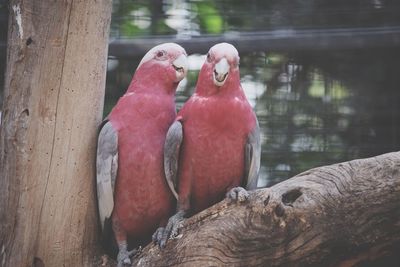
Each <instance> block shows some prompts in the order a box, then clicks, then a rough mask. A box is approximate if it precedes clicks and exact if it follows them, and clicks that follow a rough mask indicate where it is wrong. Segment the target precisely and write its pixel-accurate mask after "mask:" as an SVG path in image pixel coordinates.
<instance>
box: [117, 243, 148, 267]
mask: <svg viewBox="0 0 400 267" xmlns="http://www.w3.org/2000/svg"><path fill="white" fill-rule="evenodd" d="M141 250H142V247H139V248H138V249H132V250H131V251H128V250H127V249H126V247H123V248H120V250H119V252H118V255H117V261H118V265H117V267H124V266H131V264H132V262H131V257H132V256H134V255H136V254H137V253H139V252H140V251H141Z"/></svg>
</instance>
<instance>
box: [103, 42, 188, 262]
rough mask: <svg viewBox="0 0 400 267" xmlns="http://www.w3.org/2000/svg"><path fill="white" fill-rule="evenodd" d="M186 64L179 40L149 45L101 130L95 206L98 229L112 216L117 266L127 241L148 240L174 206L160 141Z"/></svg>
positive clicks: (123, 257)
mask: <svg viewBox="0 0 400 267" xmlns="http://www.w3.org/2000/svg"><path fill="white" fill-rule="evenodd" d="M187 68H188V62H187V55H186V52H185V50H184V49H183V48H182V47H181V46H179V45H177V44H174V43H165V44H161V45H158V46H156V47H154V48H152V49H151V50H150V51H149V52H147V54H146V55H145V56H144V57H143V59H142V61H141V62H140V64H139V66H138V67H137V69H136V72H135V74H134V76H133V78H132V81H131V83H130V85H129V87H128V90H127V92H126V93H125V95H123V96H122V97H121V98H120V99H119V101H118V103H117V104H116V106H115V107H114V108H113V109H112V111H111V113H110V114H109V116H108V117H107V119H106V120H105V122H104V123H103V126H102V128H101V130H100V134H99V138H98V148H97V197H98V208H99V215H100V221H101V226H102V230H103V231H104V230H105V229H104V228H105V227H106V226H107V224H108V225H109V224H110V222H111V226H112V230H113V232H114V236H115V239H116V242H117V245H118V249H119V252H118V256H117V260H118V266H123V265H124V264H129V263H130V256H131V255H132V254H133V253H134V252H133V251H131V252H129V251H128V242H129V245H130V247H131V246H132V245H135V246H136V245H139V244H140V242H142V241H144V240H147V241H150V240H151V234H152V233H153V232H154V231H155V230H156V229H157V228H158V227H159V226H160V225H163V224H166V223H167V221H168V218H169V217H170V216H171V215H172V214H173V212H174V207H175V204H174V202H175V200H174V197H173V195H172V193H171V191H170V189H169V188H168V185H167V182H166V180H165V176H164V169H163V147H164V142H165V137H166V134H167V130H168V128H169V127H170V125H171V124H172V123H173V121H174V119H175V117H176V109H175V91H176V88H177V85H178V83H179V82H180V81H181V80H182V79H183V78H184V77H185V76H186V73H187ZM110 219H111V221H110ZM148 239H149V240H148Z"/></svg>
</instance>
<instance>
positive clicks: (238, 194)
mask: <svg viewBox="0 0 400 267" xmlns="http://www.w3.org/2000/svg"><path fill="white" fill-rule="evenodd" d="M226 198H227V199H229V200H231V201H236V202H239V203H242V202H245V201H247V200H248V199H249V192H247V191H246V189H244V188H243V187H240V186H239V187H234V188H232V189H231V190H229V191H228V192H227V193H226Z"/></svg>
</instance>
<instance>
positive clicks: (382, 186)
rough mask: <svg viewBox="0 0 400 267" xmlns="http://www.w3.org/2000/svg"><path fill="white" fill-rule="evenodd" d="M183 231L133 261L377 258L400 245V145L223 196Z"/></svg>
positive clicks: (349, 262) (260, 262) (291, 262)
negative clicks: (238, 198)
mask: <svg viewBox="0 0 400 267" xmlns="http://www.w3.org/2000/svg"><path fill="white" fill-rule="evenodd" d="M181 233H182V234H181V235H179V236H178V238H176V239H173V240H169V242H168V244H167V246H166V248H165V249H164V250H162V251H160V250H159V249H158V248H157V247H156V246H154V245H149V246H147V247H146V248H145V249H144V250H143V252H142V253H141V254H140V255H139V256H138V257H137V258H136V259H135V261H134V264H133V266H136V264H137V265H138V266H342V267H345V266H356V265H357V264H359V263H360V262H363V261H368V260H373V259H376V258H379V257H382V256H384V255H385V254H387V253H390V252H393V248H397V249H398V248H399V247H398V245H399V242H400V152H396V153H390V154H385V155H381V156H378V157H374V158H369V159H362V160H354V161H349V162H344V163H340V164H336V165H331V166H324V167H320V168H316V169H312V170H310V171H307V172H304V173H302V174H299V175H297V176H295V177H293V178H292V179H289V180H286V181H284V182H282V183H279V184H277V185H275V186H272V187H271V188H267V189H261V190H257V191H254V192H252V193H251V195H250V199H249V201H248V202H247V203H244V204H232V203H228V202H227V201H222V202H220V203H218V204H217V205H215V206H213V207H211V208H209V209H207V210H205V211H203V212H201V213H200V214H198V215H195V216H194V217H192V218H189V219H188V220H186V222H185V223H184V224H183V228H182V229H181ZM378 266H379V265H378ZM381 266H383V265H381ZM385 266H387V265H385Z"/></svg>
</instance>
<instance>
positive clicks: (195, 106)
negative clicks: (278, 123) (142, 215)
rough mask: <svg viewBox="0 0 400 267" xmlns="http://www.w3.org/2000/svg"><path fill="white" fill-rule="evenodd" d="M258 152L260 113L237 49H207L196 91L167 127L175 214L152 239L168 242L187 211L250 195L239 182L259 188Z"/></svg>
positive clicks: (166, 160)
mask: <svg viewBox="0 0 400 267" xmlns="http://www.w3.org/2000/svg"><path fill="white" fill-rule="evenodd" d="M260 153H261V148H260V131H259V126H258V121H257V117H256V115H255V113H254V112H253V110H252V108H251V106H250V104H249V103H248V101H247V99H246V96H245V94H244V92H243V89H242V87H241V85H240V73H239V54H238V52H237V50H236V48H235V47H234V46H232V45H230V44H227V43H220V44H217V45H215V46H213V47H212V48H211V49H210V51H209V52H208V54H207V60H206V62H205V63H204V65H203V67H202V69H201V71H200V73H199V79H198V81H197V85H196V90H195V93H194V94H193V95H192V97H190V99H189V100H188V101H187V102H186V103H185V105H184V106H183V108H182V110H181V111H180V112H179V113H178V116H177V118H176V120H175V122H174V123H173V124H172V126H171V127H170V128H169V130H168V134H167V138H166V143H165V148H164V167H165V175H166V179H167V182H168V185H169V186H170V188H171V191H172V192H173V193H174V195H175V197H176V198H177V201H178V203H177V213H176V214H175V215H174V216H172V217H171V218H170V219H169V222H168V224H167V227H166V228H165V229H163V228H159V229H158V230H157V231H156V232H155V233H154V235H153V240H154V241H155V242H157V243H158V244H159V245H160V247H164V246H165V243H166V241H167V239H168V237H169V236H170V235H172V236H173V235H176V234H177V231H178V227H179V225H180V224H181V221H182V220H183V218H184V217H185V216H188V215H191V214H194V213H197V212H199V211H201V210H203V209H206V208H208V207H210V206H211V205H213V204H215V203H216V202H219V201H221V200H222V199H223V198H224V196H225V195H227V197H228V198H231V199H235V200H239V201H243V200H245V199H247V196H248V193H247V191H246V190H245V189H243V188H242V187H241V186H245V187H246V188H247V189H254V188H256V187H257V180H258V173H259V169H260ZM227 192H228V193H227Z"/></svg>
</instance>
